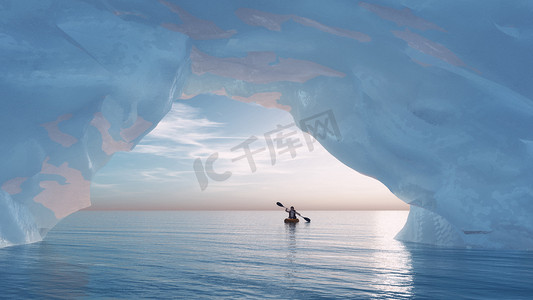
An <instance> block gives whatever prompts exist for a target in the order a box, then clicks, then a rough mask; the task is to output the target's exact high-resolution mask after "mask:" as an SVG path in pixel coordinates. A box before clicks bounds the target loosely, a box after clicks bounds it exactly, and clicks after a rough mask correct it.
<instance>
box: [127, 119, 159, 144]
mask: <svg viewBox="0 0 533 300" xmlns="http://www.w3.org/2000/svg"><path fill="white" fill-rule="evenodd" d="M152 125H153V124H152V122H148V121H146V120H145V119H143V118H142V117H141V116H137V120H135V123H134V124H133V125H131V127H128V128H125V129H122V130H121V131H120V136H121V137H122V138H123V139H124V140H125V141H126V142H131V141H133V140H134V139H136V138H138V137H139V136H140V135H141V134H143V133H145V132H146V130H148V129H149V128H150V127H152Z"/></svg>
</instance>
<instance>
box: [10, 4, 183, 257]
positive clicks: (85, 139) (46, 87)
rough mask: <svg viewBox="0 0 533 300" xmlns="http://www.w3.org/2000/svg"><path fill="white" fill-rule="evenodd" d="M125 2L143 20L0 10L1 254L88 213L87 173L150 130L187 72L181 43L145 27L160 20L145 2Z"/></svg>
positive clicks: (83, 12) (95, 11)
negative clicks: (80, 213)
mask: <svg viewBox="0 0 533 300" xmlns="http://www.w3.org/2000/svg"><path fill="white" fill-rule="evenodd" d="M123 3H127V7H124V9H130V8H131V7H137V8H139V9H143V12H144V15H142V16H141V15H135V14H134V15H131V14H129V13H130V12H129V11H128V10H124V11H123V10H122V8H123V7H122V6H120V4H121V3H116V4H111V3H107V2H105V1H102V2H100V1H70V0H65V1H40V0H36V1H1V2H0V24H1V25H0V26H1V30H0V65H1V66H2V67H1V68H2V72H1V73H0V101H1V102H0V103H1V105H0V106H1V110H0V136H1V137H2V141H1V146H0V155H1V159H0V170H2V171H1V172H0V188H1V192H0V247H2V246H5V245H11V244H20V243H28V242H33V241H38V240H41V238H42V237H44V235H45V234H46V232H47V231H48V230H49V229H50V228H52V227H53V226H54V225H55V224H56V223H57V222H58V220H60V219H61V218H63V217H65V216H67V215H69V214H71V213H73V212H75V211H77V210H79V209H82V208H84V207H88V206H90V195H89V192H90V180H91V177H92V176H93V174H94V173H95V172H96V171H97V170H98V169H99V168H101V167H102V166H103V165H104V164H105V163H106V162H107V161H108V160H109V158H110V157H111V156H112V154H113V153H115V152H117V151H128V150H130V149H131V148H132V147H133V146H134V145H135V144H136V143H137V142H138V141H139V140H140V138H141V137H142V136H144V135H145V134H146V133H148V132H149V131H150V130H151V129H152V128H154V127H155V126H156V124H157V123H158V122H159V120H160V119H161V118H162V117H163V116H164V115H165V114H166V113H167V112H168V110H169V109H170V105H171V101H172V99H173V98H174V96H173V93H174V92H175V90H176V89H177V88H179V87H180V86H181V85H182V81H183V80H184V78H185V77H186V76H187V74H188V73H189V66H188V63H187V59H188V56H189V54H188V51H189V47H190V46H189V45H188V42H187V37H186V36H184V35H182V34H179V33H175V32H173V31H169V30H167V29H165V28H162V27H160V26H154V25H153V24H151V23H150V22H149V21H148V19H149V18H156V19H158V20H160V19H163V18H164V15H161V16H158V15H151V14H150V12H151V6H152V4H151V3H148V2H147V1H136V2H135V1H125V2H123ZM115 5H116V6H115ZM164 12H165V11H163V13H164ZM131 18H136V19H133V20H130V19H131ZM145 19H146V20H145Z"/></svg>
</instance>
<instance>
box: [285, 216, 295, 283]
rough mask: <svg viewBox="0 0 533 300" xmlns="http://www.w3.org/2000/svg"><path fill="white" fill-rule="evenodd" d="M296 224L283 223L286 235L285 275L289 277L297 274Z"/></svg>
mask: <svg viewBox="0 0 533 300" xmlns="http://www.w3.org/2000/svg"><path fill="white" fill-rule="evenodd" d="M297 226H298V225H297V224H294V223H285V232H286V235H287V257H286V258H287V273H286V274H285V276H286V277H287V278H289V279H291V278H294V277H295V276H296V274H297V267H296V254H297V245H296V228H297Z"/></svg>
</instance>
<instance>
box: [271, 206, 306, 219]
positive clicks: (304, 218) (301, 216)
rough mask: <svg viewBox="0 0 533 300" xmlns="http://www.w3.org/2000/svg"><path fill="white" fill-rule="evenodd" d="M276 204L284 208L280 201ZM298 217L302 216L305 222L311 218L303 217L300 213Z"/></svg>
mask: <svg viewBox="0 0 533 300" xmlns="http://www.w3.org/2000/svg"><path fill="white" fill-rule="evenodd" d="M276 204H277V205H278V206H281V207H283V208H285V206H283V204H281V202H276ZM300 217H302V218H304V220H305V221H306V222H311V219H309V218H307V217H304V216H302V215H300Z"/></svg>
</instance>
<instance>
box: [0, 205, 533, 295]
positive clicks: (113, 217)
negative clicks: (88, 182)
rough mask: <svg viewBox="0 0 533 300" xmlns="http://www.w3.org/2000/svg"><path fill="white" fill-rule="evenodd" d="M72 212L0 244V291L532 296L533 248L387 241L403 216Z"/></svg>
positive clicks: (370, 214) (400, 223)
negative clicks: (28, 239) (27, 236)
mask: <svg viewBox="0 0 533 300" xmlns="http://www.w3.org/2000/svg"><path fill="white" fill-rule="evenodd" d="M307 216H308V217H310V218H311V219H312V222H311V223H305V222H301V223H299V224H297V225H285V224H284V223H283V218H284V217H285V213H283V212H282V211H279V212H275V211H273V212H175V211H172V212H88V211H86V212H79V213H76V214H74V215H72V216H70V217H68V218H66V219H65V220H63V221H62V222H61V223H60V224H59V225H58V226H57V227H56V228H55V229H54V230H52V231H51V232H50V233H49V234H48V237H47V238H46V240H45V241H44V242H41V243H37V244H33V245H24V246H16V247H10V248H4V249H0V297H1V298H10V299H21V298H100V297H106V298H128V299H132V298H182V299H213V298H225V299H228V298H231V299H235V298H260V299H263V298H272V299H289V298H296V299H321V298H325V299H328V298H329V299H331V298H338V299H346V298H350V299H404V298H405V299H411V298H418V299H527V298H529V299H531V298H532V297H533V282H532V281H533V254H532V253H530V252H519V251H514V252H511V251H508V252H502V251H483V250H458V249H439V248H431V247H424V246H417V245H407V244H404V243H401V242H398V241H396V240H394V239H393V237H394V235H395V234H396V232H397V231H398V230H399V229H400V228H401V227H402V226H403V224H404V222H405V220H406V218H407V212H353V211H350V212H314V211H311V212H308V213H307Z"/></svg>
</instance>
